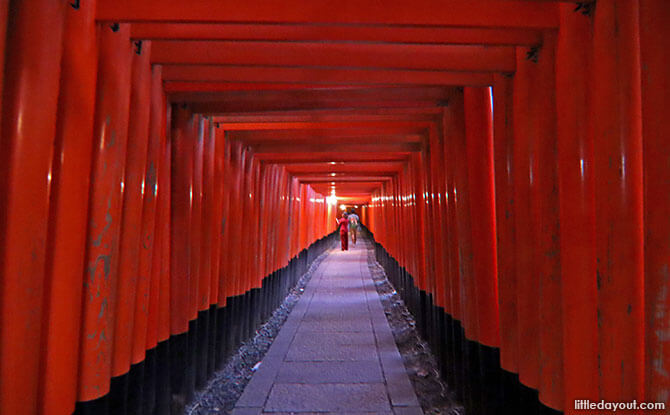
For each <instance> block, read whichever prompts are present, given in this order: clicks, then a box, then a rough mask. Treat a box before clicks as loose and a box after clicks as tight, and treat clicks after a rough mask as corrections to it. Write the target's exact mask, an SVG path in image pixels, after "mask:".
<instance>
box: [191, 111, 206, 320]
mask: <svg viewBox="0 0 670 415" xmlns="http://www.w3.org/2000/svg"><path fill="white" fill-rule="evenodd" d="M193 130H194V131H193V134H194V141H193V146H194V148H193V182H192V183H193V186H192V188H191V233H190V235H191V239H190V242H189V243H190V245H191V251H190V255H189V261H190V262H189V267H190V273H191V278H190V280H189V297H190V300H189V315H188V318H189V320H190V321H193V320H195V319H197V318H198V305H199V301H198V295H199V291H198V290H199V287H200V274H201V271H202V264H201V263H200V260H201V258H202V255H203V252H202V232H203V226H202V211H203V206H202V195H203V166H204V154H205V153H204V151H205V149H204V146H205V120H204V119H203V118H202V117H201V116H200V115H196V116H195V122H194V125H193Z"/></svg>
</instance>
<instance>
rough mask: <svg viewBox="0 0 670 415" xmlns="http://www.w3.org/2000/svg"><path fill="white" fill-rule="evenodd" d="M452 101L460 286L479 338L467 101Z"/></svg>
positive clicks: (466, 321) (468, 329) (469, 328)
mask: <svg viewBox="0 0 670 415" xmlns="http://www.w3.org/2000/svg"><path fill="white" fill-rule="evenodd" d="M457 95H458V98H455V99H453V100H452V103H451V104H450V107H451V108H452V111H453V119H452V122H453V123H454V124H453V127H452V128H453V129H452V130H451V131H452V134H453V135H452V139H451V140H450V144H451V147H452V152H453V153H452V159H451V162H452V163H453V164H454V207H455V210H456V212H455V213H456V221H457V228H458V245H457V249H458V258H459V277H458V278H459V287H460V290H461V295H460V300H461V307H462V310H463V311H462V323H463V327H464V328H465V335H466V336H467V338H468V339H470V340H477V339H478V338H479V326H478V324H477V323H478V319H477V315H478V314H477V313H478V310H477V289H476V285H475V282H474V265H473V243H472V229H471V222H470V218H471V216H470V212H471V210H470V189H469V183H468V166H467V162H466V158H465V157H463V154H467V153H466V151H467V150H466V148H467V147H466V129H465V101H464V96H463V93H462V92H460V93H459V94H457Z"/></svg>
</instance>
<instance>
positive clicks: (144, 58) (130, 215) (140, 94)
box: [112, 42, 151, 376]
mask: <svg viewBox="0 0 670 415" xmlns="http://www.w3.org/2000/svg"><path fill="white" fill-rule="evenodd" d="M149 47H150V44H149V43H148V42H147V43H145V44H141V46H140V48H141V49H138V46H137V45H136V46H135V53H133V58H132V77H131V92H130V117H129V119H128V145H127V149H126V167H125V177H124V179H123V189H124V191H123V210H122V224H121V241H120V248H119V278H118V281H117V286H116V298H117V307H116V310H115V318H114V353H113V356H112V376H120V375H123V374H125V373H127V372H128V369H129V368H130V362H131V360H132V358H131V352H132V343H133V333H134V330H133V325H134V322H135V306H136V305H135V302H136V301H137V300H138V296H137V289H138V286H139V284H144V283H145V281H146V278H143V277H142V276H140V278H138V274H139V266H140V249H141V248H140V246H141V231H142V206H143V203H144V195H145V191H144V190H145V186H146V183H145V180H144V179H145V173H146V164H147V148H148V142H149V109H150V108H151V66H150V63H149V56H151V53H150V50H149ZM138 52H139V53H138ZM139 300H140V301H142V300H143V298H139Z"/></svg>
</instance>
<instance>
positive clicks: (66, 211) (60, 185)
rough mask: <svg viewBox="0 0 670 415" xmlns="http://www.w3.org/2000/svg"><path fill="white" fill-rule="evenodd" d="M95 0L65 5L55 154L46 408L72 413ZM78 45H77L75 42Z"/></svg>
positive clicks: (42, 399)
mask: <svg viewBox="0 0 670 415" xmlns="http://www.w3.org/2000/svg"><path fill="white" fill-rule="evenodd" d="M96 34H97V30H96V25H95V2H87V3H86V4H82V5H81V7H80V8H79V9H78V10H75V9H73V8H71V7H68V8H67V12H66V16H65V27H64V33H63V45H64V48H63V57H62V60H61V68H62V69H61V79H60V94H59V99H58V120H57V124H56V140H55V147H54V157H53V173H52V186H51V195H50V197H51V206H50V210H51V211H50V222H49V236H48V238H49V239H48V246H49V251H48V253H47V263H46V272H47V274H46V281H45V286H44V288H45V291H46V293H47V297H46V300H45V303H44V310H43V315H44V320H43V321H44V323H45V332H44V336H45V337H44V341H43V343H42V364H41V369H40V370H41V371H42V375H41V376H40V395H39V399H38V401H39V405H40V406H39V408H38V411H39V413H41V414H64V415H65V414H71V413H72V412H73V411H74V404H75V402H76V400H77V372H78V369H79V343H80V340H79V336H80V334H81V333H80V329H81V305H82V290H83V284H82V278H83V277H82V276H83V275H84V250H85V246H86V228H87V224H88V215H87V212H88V202H89V200H88V192H89V185H90V175H91V158H92V152H93V139H92V138H93V119H94V113H95V89H96V70H97V67H98V45H97V36H96ZM73 45H76V47H73Z"/></svg>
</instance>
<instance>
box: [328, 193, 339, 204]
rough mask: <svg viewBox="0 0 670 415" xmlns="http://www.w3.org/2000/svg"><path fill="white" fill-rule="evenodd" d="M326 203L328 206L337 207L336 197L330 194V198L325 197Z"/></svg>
mask: <svg viewBox="0 0 670 415" xmlns="http://www.w3.org/2000/svg"><path fill="white" fill-rule="evenodd" d="M326 202H327V203H328V204H329V205H337V197H336V196H335V194H332V195H331V196H328V197H326Z"/></svg>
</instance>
